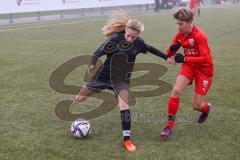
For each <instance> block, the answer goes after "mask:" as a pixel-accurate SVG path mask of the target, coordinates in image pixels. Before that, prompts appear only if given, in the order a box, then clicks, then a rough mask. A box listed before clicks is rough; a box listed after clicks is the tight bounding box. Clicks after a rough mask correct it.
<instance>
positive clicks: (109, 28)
mask: <svg viewBox="0 0 240 160" xmlns="http://www.w3.org/2000/svg"><path fill="white" fill-rule="evenodd" d="M126 27H127V28H131V29H133V30H135V31H138V32H139V33H140V32H142V31H143V30H144V24H143V23H142V22H140V21H139V20H137V19H131V18H130V17H129V15H128V14H127V12H125V11H123V10H120V11H118V12H114V13H113V14H112V15H111V17H110V18H109V20H108V21H107V23H106V24H105V26H104V27H103V28H102V33H103V35H104V36H105V37H109V36H111V35H112V34H114V33H117V32H122V31H124V30H125V28H126Z"/></svg>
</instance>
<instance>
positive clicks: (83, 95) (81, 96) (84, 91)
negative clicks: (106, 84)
mask: <svg viewBox="0 0 240 160" xmlns="http://www.w3.org/2000/svg"><path fill="white" fill-rule="evenodd" d="M94 93H96V91H94V90H92V89H90V88H87V87H83V88H81V90H80V91H79V92H78V93H77V95H76V96H75V100H76V101H78V102H83V101H84V100H86V99H87V98H88V97H89V96H91V95H92V94H94Z"/></svg>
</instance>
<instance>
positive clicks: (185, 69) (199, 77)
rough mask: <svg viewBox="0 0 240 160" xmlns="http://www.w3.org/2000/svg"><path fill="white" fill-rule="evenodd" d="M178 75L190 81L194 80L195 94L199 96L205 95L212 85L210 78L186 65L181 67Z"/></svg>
mask: <svg viewBox="0 0 240 160" xmlns="http://www.w3.org/2000/svg"><path fill="white" fill-rule="evenodd" d="M179 75H183V76H185V77H187V78H188V79H190V80H191V81H194V80H195V93H197V94H200V95H206V94H207V92H208V90H209V89H210V87H211V84H212V76H208V75H206V74H203V73H201V72H198V71H196V70H194V69H193V68H192V67H191V66H189V65H186V64H184V65H182V69H181V70H180V72H179ZM190 84H191V83H190Z"/></svg>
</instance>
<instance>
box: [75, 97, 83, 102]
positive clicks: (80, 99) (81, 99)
mask: <svg viewBox="0 0 240 160" xmlns="http://www.w3.org/2000/svg"><path fill="white" fill-rule="evenodd" d="M85 99H86V96H81V95H76V97H75V100H76V101H78V102H82V101H84V100H85Z"/></svg>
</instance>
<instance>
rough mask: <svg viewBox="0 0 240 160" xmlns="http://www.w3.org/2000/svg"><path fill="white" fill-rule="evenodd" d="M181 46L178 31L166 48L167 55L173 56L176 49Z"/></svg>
mask: <svg viewBox="0 0 240 160" xmlns="http://www.w3.org/2000/svg"><path fill="white" fill-rule="evenodd" d="M179 48H181V42H180V40H179V33H178V34H177V35H176V36H175V37H174V38H173V40H172V42H171V44H170V45H169V47H168V48H167V55H168V56H169V57H171V56H174V55H175V54H176V53H177V51H178V50H179Z"/></svg>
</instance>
